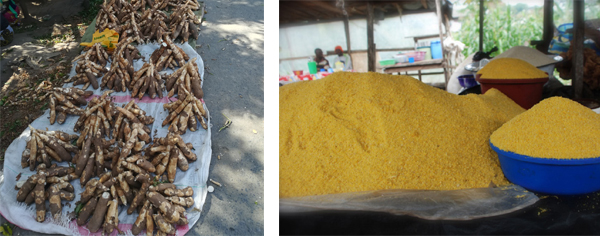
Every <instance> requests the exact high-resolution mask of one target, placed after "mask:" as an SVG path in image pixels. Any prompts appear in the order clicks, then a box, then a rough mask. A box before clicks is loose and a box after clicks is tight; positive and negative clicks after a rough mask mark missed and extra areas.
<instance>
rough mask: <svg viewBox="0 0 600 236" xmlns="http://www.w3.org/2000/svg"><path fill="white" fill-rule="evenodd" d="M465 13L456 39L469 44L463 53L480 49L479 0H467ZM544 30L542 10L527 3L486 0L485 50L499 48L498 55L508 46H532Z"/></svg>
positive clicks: (466, 54)
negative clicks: (518, 3)
mask: <svg viewBox="0 0 600 236" xmlns="http://www.w3.org/2000/svg"><path fill="white" fill-rule="evenodd" d="M465 4H466V6H467V7H466V8H465V9H464V10H463V11H464V13H465V14H466V15H465V17H464V18H463V19H461V21H462V29H461V31H460V32H459V33H457V34H456V38H457V39H458V40H459V41H461V42H463V43H464V44H465V45H466V48H465V50H463V54H464V55H465V56H468V55H470V54H473V53H475V52H477V51H479V2H478V1H465ZM542 33H543V9H542V8H541V7H527V6H526V5H525V6H524V4H523V5H515V6H510V5H505V4H503V3H501V2H500V1H497V0H488V1H486V2H485V13H484V22H483V39H484V42H483V50H484V51H490V50H491V49H492V48H493V47H494V46H497V47H498V52H496V53H494V54H492V56H495V55H498V54H500V53H502V52H504V51H506V50H507V49H509V48H511V47H514V46H519V45H529V41H531V40H539V39H541V38H542Z"/></svg>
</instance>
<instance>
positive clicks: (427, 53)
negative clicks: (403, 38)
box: [417, 46, 431, 60]
mask: <svg viewBox="0 0 600 236" xmlns="http://www.w3.org/2000/svg"><path fill="white" fill-rule="evenodd" d="M417 51H420V52H425V57H424V58H423V60H431V47H426V46H425V47H418V48H417Z"/></svg>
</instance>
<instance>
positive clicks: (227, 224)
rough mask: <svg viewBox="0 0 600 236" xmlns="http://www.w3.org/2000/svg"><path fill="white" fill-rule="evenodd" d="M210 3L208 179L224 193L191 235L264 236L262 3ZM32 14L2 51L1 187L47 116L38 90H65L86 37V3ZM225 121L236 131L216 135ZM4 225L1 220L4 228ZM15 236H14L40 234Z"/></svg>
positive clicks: (52, 3) (206, 34) (57, 4)
mask: <svg viewBox="0 0 600 236" xmlns="http://www.w3.org/2000/svg"><path fill="white" fill-rule="evenodd" d="M92 1H94V0H91V1H90V2H92ZM206 3H207V12H208V14H207V15H206V16H205V18H206V22H205V23H203V24H202V26H201V32H200V37H199V41H198V46H197V51H198V53H199V54H200V55H201V56H202V59H203V60H204V64H205V75H204V76H205V77H204V79H205V82H204V93H205V97H204V100H205V101H206V104H207V106H208V108H209V110H210V111H211V114H212V117H211V119H212V121H211V122H212V127H210V128H211V133H212V134H213V135H212V144H213V145H212V150H213V156H212V160H211V165H210V171H209V178H211V179H213V180H216V181H218V182H220V183H221V184H222V187H218V186H214V187H215V191H214V192H213V193H209V194H208V196H207V199H206V202H205V204H204V207H203V212H202V215H201V217H200V220H199V221H198V222H197V223H196V224H195V225H194V227H193V228H192V229H191V230H190V232H188V234H190V235H199V234H210V235H215V234H219V235H222V234H240V235H260V234H264V229H263V227H264V222H263V219H264V214H263V210H264V197H263V193H264V151H263V149H264V148H263V147H264V134H263V130H264V91H263V87H264V76H263V61H264V57H263V51H264V49H263V41H264V39H263V32H264V30H263V29H264V28H263V23H264V21H263V15H264V10H263V9H264V2H263V1H258V0H222V1H215V2H208V1H207V2H206ZM27 7H28V10H29V13H30V14H31V15H32V17H33V18H34V19H35V20H34V21H33V23H25V24H24V25H22V26H20V27H16V28H15V30H16V34H15V37H14V41H13V43H11V44H10V45H8V46H6V47H2V48H1V51H2V58H1V60H0V66H1V67H0V68H1V74H0V87H1V88H2V90H1V91H0V179H1V178H2V177H3V176H2V170H3V158H4V150H5V149H6V148H7V147H8V146H9V145H10V143H11V142H12V140H13V139H14V138H16V137H17V136H18V135H19V134H20V133H21V132H23V130H24V129H25V128H26V126H27V124H29V123H30V122H31V121H33V120H34V119H36V118H37V117H39V116H40V115H41V114H43V112H44V110H45V109H47V106H48V105H47V99H44V97H43V95H44V94H42V93H37V92H35V89H36V88H37V87H39V86H40V84H42V86H44V85H47V83H52V85H53V86H59V87H60V86H62V81H64V80H66V79H67V77H68V75H67V74H68V73H69V71H70V69H71V68H70V62H71V60H72V58H73V57H75V56H76V55H78V54H79V52H80V47H79V46H78V44H79V42H80V40H81V36H82V35H83V32H85V29H86V24H85V23H86V19H85V18H86V17H85V16H84V17H81V16H80V15H82V14H81V11H85V9H84V8H83V7H82V1H81V0H46V1H45V2H41V1H33V2H32V3H27ZM92 18H93V17H92ZM87 20H89V17H87ZM53 31H55V35H56V36H52V32H53ZM36 98H37V99H36ZM224 115H226V116H227V117H229V118H230V119H231V120H232V121H233V124H232V125H231V126H230V127H229V128H227V129H225V130H223V131H221V132H218V131H219V129H220V127H221V126H223V124H224V123H225V121H226V118H225V117H224ZM5 222H6V220H5V219H4V218H3V217H0V224H4V223H5ZM13 230H14V234H13V235H38V234H39V233H36V232H32V231H26V230H22V229H20V228H18V227H13Z"/></svg>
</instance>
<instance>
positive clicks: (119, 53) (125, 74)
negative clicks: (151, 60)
mask: <svg viewBox="0 0 600 236" xmlns="http://www.w3.org/2000/svg"><path fill="white" fill-rule="evenodd" d="M133 40H134V39H133V38H128V39H126V40H123V41H121V42H119V43H118V44H117V47H116V48H115V50H114V52H113V55H112V62H111V65H110V70H109V71H108V73H106V75H104V77H102V82H101V83H100V87H102V88H108V89H113V90H115V91H117V92H125V90H126V88H128V87H129V85H130V81H131V77H133V73H134V69H133V60H134V59H138V58H141V55H140V54H139V50H138V49H137V48H136V47H134V46H133V45H131V44H130V43H132V42H133Z"/></svg>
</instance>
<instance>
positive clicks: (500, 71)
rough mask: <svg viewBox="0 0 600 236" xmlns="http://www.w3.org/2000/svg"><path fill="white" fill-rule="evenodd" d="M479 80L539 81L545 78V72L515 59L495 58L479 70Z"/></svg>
mask: <svg viewBox="0 0 600 236" xmlns="http://www.w3.org/2000/svg"><path fill="white" fill-rule="evenodd" d="M477 74H481V79H541V78H546V77H548V75H547V74H546V72H544V71H542V70H540V69H538V68H537V67H535V66H533V65H531V64H529V62H526V61H523V60H521V59H516V58H497V59H494V60H491V61H490V62H489V63H488V64H487V65H485V66H484V67H483V68H482V69H481V70H479V71H477Z"/></svg>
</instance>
